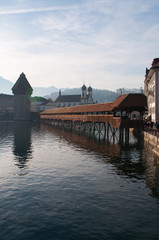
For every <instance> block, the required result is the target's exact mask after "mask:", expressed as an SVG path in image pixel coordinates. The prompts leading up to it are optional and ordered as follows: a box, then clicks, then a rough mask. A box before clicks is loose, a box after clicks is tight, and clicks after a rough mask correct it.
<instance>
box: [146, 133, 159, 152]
mask: <svg viewBox="0 0 159 240" xmlns="http://www.w3.org/2000/svg"><path fill="white" fill-rule="evenodd" d="M144 141H145V142H146V143H147V144H148V147H149V148H151V150H152V151H153V152H154V153H155V154H156V155H157V156H159V136H158V135H153V134H151V133H149V132H146V131H144Z"/></svg>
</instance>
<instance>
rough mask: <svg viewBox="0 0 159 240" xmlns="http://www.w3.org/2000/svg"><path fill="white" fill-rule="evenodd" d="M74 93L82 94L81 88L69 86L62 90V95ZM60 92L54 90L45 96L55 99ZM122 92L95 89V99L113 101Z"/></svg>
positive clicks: (97, 100)
mask: <svg viewBox="0 0 159 240" xmlns="http://www.w3.org/2000/svg"><path fill="white" fill-rule="evenodd" d="M74 94H81V88H72V89H70V88H67V89H65V90H64V91H62V95H74ZM58 95H59V93H58V92H54V93H51V94H50V95H47V96H45V98H49V97H50V98H52V99H53V100H55V99H56V98H57V97H58ZM119 95H120V94H119V93H117V92H113V91H109V90H100V89H93V100H94V102H98V103H101V102H112V101H114V100H115V98H116V97H118V96H119Z"/></svg>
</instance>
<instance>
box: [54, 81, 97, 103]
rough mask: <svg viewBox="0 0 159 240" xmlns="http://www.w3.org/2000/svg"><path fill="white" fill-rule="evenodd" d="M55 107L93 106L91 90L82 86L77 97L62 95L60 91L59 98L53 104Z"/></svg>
mask: <svg viewBox="0 0 159 240" xmlns="http://www.w3.org/2000/svg"><path fill="white" fill-rule="evenodd" d="M54 103H55V104H56V107H71V106H77V105H86V104H93V96H92V88H91V86H89V87H88V89H87V87H86V86H85V84H83V86H82V88H81V94H79V95H62V94H61V90H60V91H59V96H58V97H57V99H56V100H55V102H54Z"/></svg>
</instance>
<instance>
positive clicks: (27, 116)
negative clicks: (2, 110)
mask: <svg viewBox="0 0 159 240" xmlns="http://www.w3.org/2000/svg"><path fill="white" fill-rule="evenodd" d="M12 92H13V94H14V120H21V121H28V120H31V103H30V96H31V94H32V92H33V89H32V87H31V86H30V84H29V82H28V80H27V79H26V77H25V74H24V73H22V74H21V75H20V76H19V78H18V80H17V81H16V83H15V84H14V86H13V88H12Z"/></svg>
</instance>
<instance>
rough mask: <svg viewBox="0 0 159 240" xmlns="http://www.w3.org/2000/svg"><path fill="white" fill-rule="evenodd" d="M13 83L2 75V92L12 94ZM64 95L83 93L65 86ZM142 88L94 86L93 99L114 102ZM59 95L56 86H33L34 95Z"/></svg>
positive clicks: (78, 89)
mask: <svg viewBox="0 0 159 240" xmlns="http://www.w3.org/2000/svg"><path fill="white" fill-rule="evenodd" d="M13 85H14V84H13V83H12V82H11V81H9V80H6V79H4V78H3V77H1V76H0V93H3V94H12V90H11V89H12V87H13ZM61 91H62V95H74V94H81V88H63V89H61ZM139 92H141V89H125V88H120V89H117V90H116V92H114V91H111V90H106V89H94V88H93V100H94V102H98V103H101V102H112V101H114V100H115V99H116V98H117V97H118V96H119V95H120V94H125V93H139ZM58 95H59V89H58V88H56V87H55V86H50V87H33V94H32V96H33V97H34V96H41V97H44V98H52V99H53V100H56V98H57V97H58Z"/></svg>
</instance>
